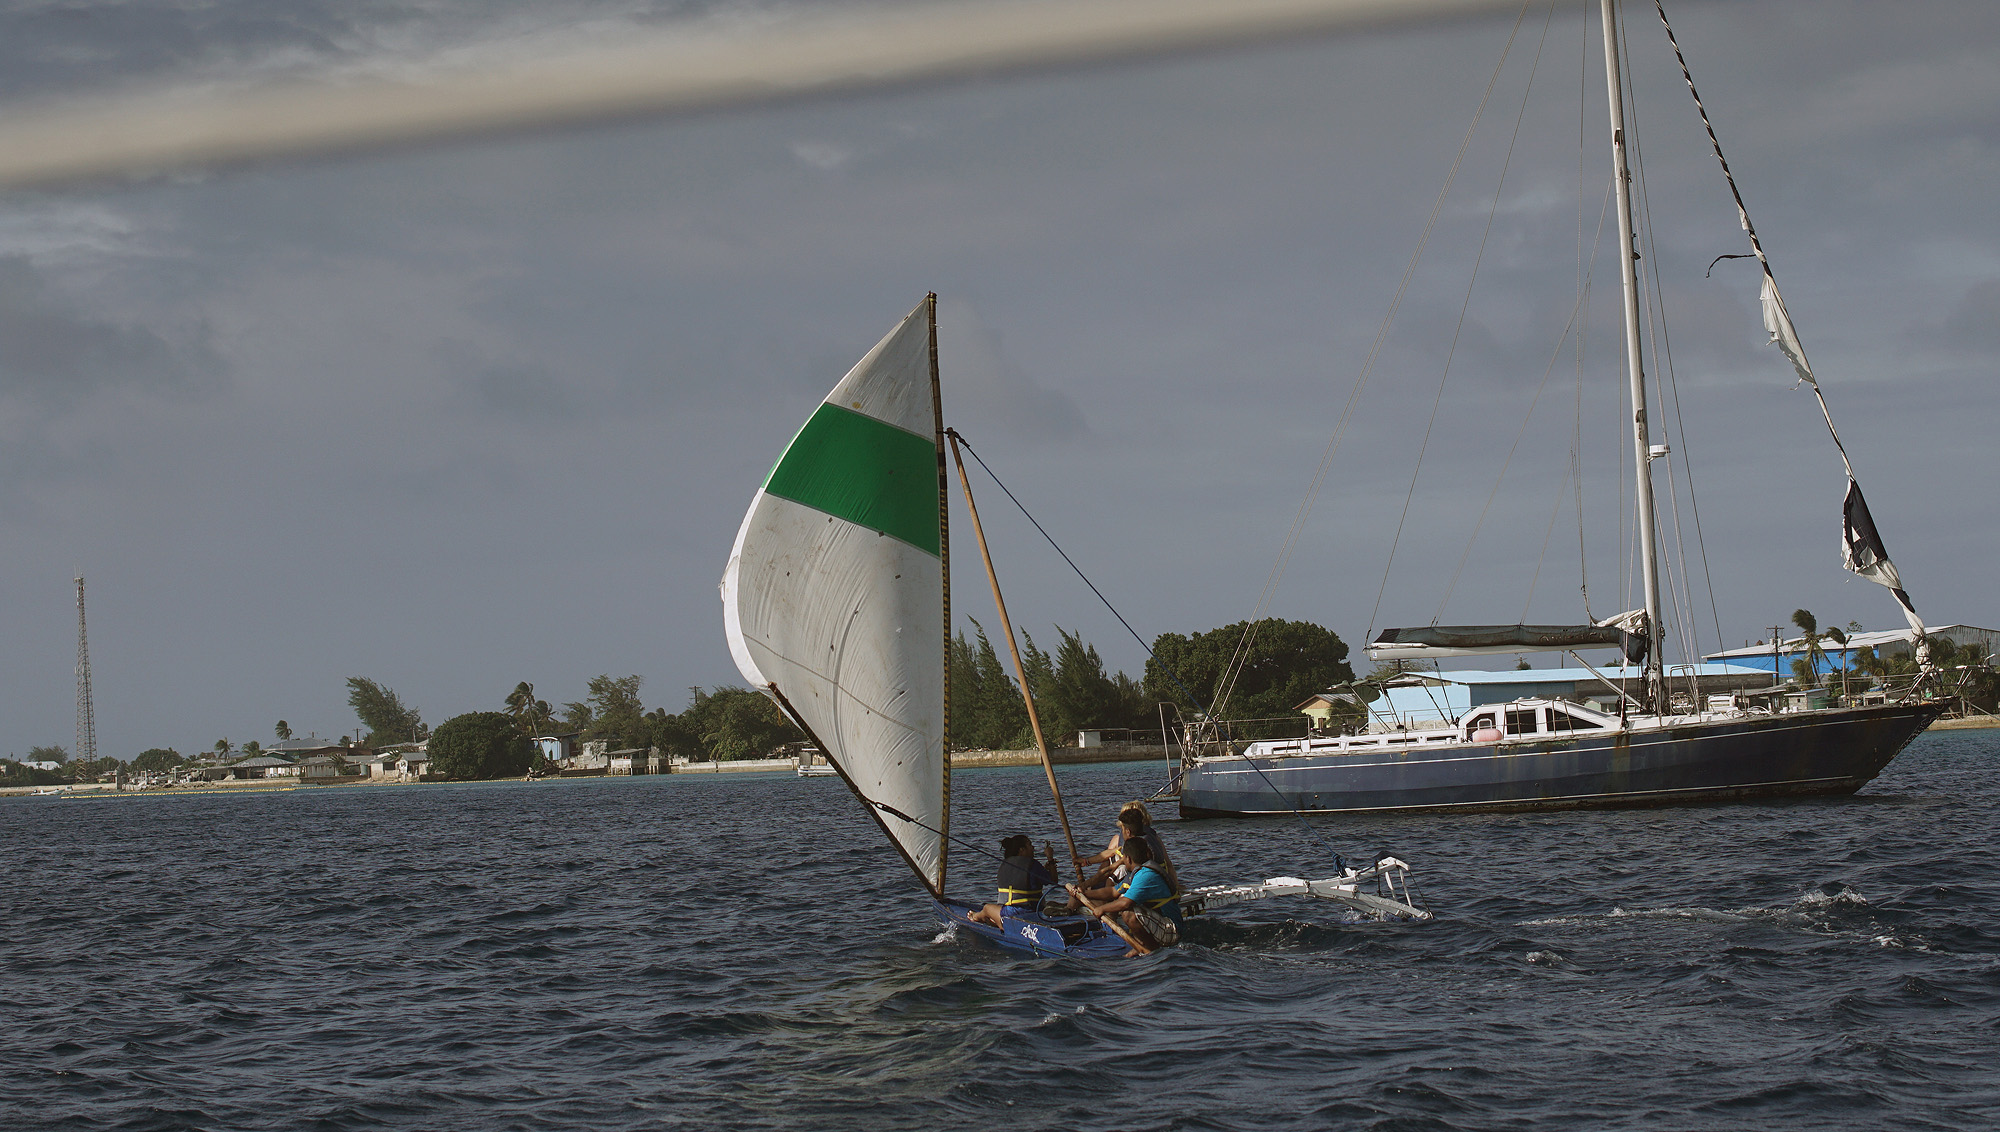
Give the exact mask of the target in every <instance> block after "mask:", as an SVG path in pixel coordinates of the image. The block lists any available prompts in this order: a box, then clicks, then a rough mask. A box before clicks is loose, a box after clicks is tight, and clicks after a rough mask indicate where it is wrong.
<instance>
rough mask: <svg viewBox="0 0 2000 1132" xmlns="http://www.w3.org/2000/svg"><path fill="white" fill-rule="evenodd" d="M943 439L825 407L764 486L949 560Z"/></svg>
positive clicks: (796, 438)
mask: <svg viewBox="0 0 2000 1132" xmlns="http://www.w3.org/2000/svg"><path fill="white" fill-rule="evenodd" d="M937 467H938V465H937V444H936V442H935V441H932V440H929V439H927V438H925V437H921V436H918V435H916V434H915V433H912V432H906V431H904V430H903V429H900V428H897V427H896V426H895V425H892V424H887V423H885V422H883V421H879V420H876V419H875V418H874V417H871V416H867V415H865V414H862V413H857V412H854V411H852V410H850V409H843V408H841V407H840V406H838V405H833V404H825V405H821V406H820V407H819V411H817V412H815V413H814V414H813V415H812V419H811V420H809V421H807V422H806V427H804V428H802V429H800V430H799V434H798V435H797V436H796V437H793V438H792V443H791V446H790V447H788V448H786V449H785V454H784V455H783V456H780V457H779V458H778V465H777V467H775V468H772V469H771V476H770V478H769V479H767V480H765V481H764V490H765V491H768V492H770V493H771V494H772V495H775V496H778V497H779V498H782V499H789V500H791V501H792V502H794V503H802V504H804V505H805V506H807V507H811V508H813V509H814V510H817V511H824V512H826V513H827V514H829V515H832V516H834V517H835V518H838V519H846V520H847V521H848V522H850V523H854V524H856V525H858V526H863V527H866V528H868V529H869V530H871V531H879V532H880V533H882V534H885V535H889V536H890V537H892V538H899V539H901V540H903V541H904V542H907V543H909V544H910V545H911V546H914V547H916V548H917V549H918V550H921V551H924V552H925V553H927V554H932V555H937V556H939V557H942V554H941V553H940V551H939V542H940V538H939V532H938V480H937V474H938V472H937Z"/></svg>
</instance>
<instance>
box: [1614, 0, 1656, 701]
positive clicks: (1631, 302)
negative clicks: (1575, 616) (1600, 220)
mask: <svg viewBox="0 0 2000 1132" xmlns="http://www.w3.org/2000/svg"><path fill="white" fill-rule="evenodd" d="M1600 6H1601V9H1602V12H1603V22H1604V83H1605V88H1606V90H1607V93H1608V96H1609V101H1610V110H1611V165H1612V185H1613V189H1614V193H1615V195H1616V197H1617V204H1618V249H1619V254H1620V255H1621V256H1622V257H1623V266H1622V267H1621V268H1620V269H1619V272H1618V282H1619V287H1620V290H1621V291H1622V292H1623V294H1624V298H1625V366H1626V374H1627V378H1628V380H1629V383H1630V385H1631V407H1632V452H1633V462H1634V467H1635V470H1636V476H1637V482H1636V488H1637V503H1638V512H1639V513H1638V517H1637V526H1638V537H1639V548H1640V549H1639V569H1640V578H1641V583H1642V585H1643V587H1644V591H1645V602H1646V622H1647V624H1646V626H1645V633H1646V638H1647V640H1648V642H1649V644H1650V646H1651V647H1649V648H1648V649H1647V650H1646V651H1647V656H1646V695H1645V702H1646V707H1647V710H1648V711H1661V710H1664V708H1665V699H1666V671H1665V668H1664V666H1663V663H1662V658H1661V655H1660V654H1661V645H1662V644H1663V643H1664V634H1663V632H1662V623H1661V619H1660V578H1659V550H1658V547H1657V546H1656V542H1657V523H1658V519H1657V517H1656V514H1655V505H1654V501H1653V454H1652V443H1651V440H1650V438H1649V437H1648V435H1647V429H1646V369H1645V360H1644V358H1643V356H1642V355H1641V353H1640V348H1639V278H1638V271H1639V249H1638V247H1637V246H1636V236H1637V232H1636V229H1635V227H1634V222H1633V219H1632V171H1631V167H1630V165H1629V164H1628V162H1627V159H1626V146H1625V94H1624V83H1623V80H1622V77H1621V75H1620V67H1619V48H1618V13H1617V0H1601V5H1600Z"/></svg>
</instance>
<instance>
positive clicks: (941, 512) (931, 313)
mask: <svg viewBox="0 0 2000 1132" xmlns="http://www.w3.org/2000/svg"><path fill="white" fill-rule="evenodd" d="M924 314H925V316H926V318H928V319H929V321H930V335H931V342H930V346H931V419H932V422H933V424H934V425H935V427H936V430H937V432H936V436H937V488H938V558H939V560H940V565H941V567H942V568H943V580H944V620H943V622H942V624H943V625H944V683H943V688H944V704H943V707H942V709H941V712H942V715H943V718H944V735H943V737H942V738H940V739H939V741H938V742H939V744H940V746H941V749H940V750H939V752H938V765H939V773H940V774H942V775H943V776H944V801H943V804H942V805H941V806H939V807H938V875H937V891H938V893H939V895H940V896H941V895H943V893H944V872H945V862H946V861H947V859H948V857H949V854H950V851H951V482H950V479H949V478H948V477H947V475H946V472H945V466H944V399H943V398H942V397H941V396H939V394H938V341H937V292H936V291H932V292H930V293H928V294H926V295H925V296H924Z"/></svg>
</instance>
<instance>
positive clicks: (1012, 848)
mask: <svg viewBox="0 0 2000 1132" xmlns="http://www.w3.org/2000/svg"><path fill="white" fill-rule="evenodd" d="M1000 851H1001V852H1002V853H1005V854H1006V859H1005V860H1003V861H1001V862H1000V881H999V889H1000V892H999V896H1000V902H999V903H998V904H988V905H986V906H985V907H984V908H981V909H980V910H979V911H977V912H974V913H972V914H970V915H968V916H967V917H966V919H968V920H976V921H978V922H979V923H982V924H986V925H988V926H990V927H995V928H1003V930H1004V926H1003V925H1002V924H1001V922H1000V917H1002V916H1006V915H1015V916H1018V915H1020V914H1022V913H1024V912H1033V911H1036V910H1038V909H1040V908H1041V906H1042V889H1044V888H1047V887H1048V886H1049V885H1052V884H1054V883H1056V858H1055V853H1054V852H1053V851H1051V852H1050V853H1049V859H1048V863H1047V864H1046V865H1044V864H1043V863H1042V862H1040V861H1037V860H1035V843H1034V842H1033V841H1030V840H1029V839H1028V835H1027V834H1025V833H1017V834H1015V835H1014V836H1012V837H1009V838H1006V839H1004V840H1002V841H1001V842H1000Z"/></svg>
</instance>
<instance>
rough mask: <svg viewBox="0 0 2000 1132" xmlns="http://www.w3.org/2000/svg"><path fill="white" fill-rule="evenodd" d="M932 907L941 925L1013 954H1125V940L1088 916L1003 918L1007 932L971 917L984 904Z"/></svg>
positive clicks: (945, 903)
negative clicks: (1015, 952)
mask: <svg viewBox="0 0 2000 1132" xmlns="http://www.w3.org/2000/svg"><path fill="white" fill-rule="evenodd" d="M931 904H932V906H933V907H934V908H935V910H936V911H937V917H938V922H939V923H942V924H945V925H946V926H949V927H954V928H956V929H957V930H958V931H960V932H961V933H969V934H970V935H972V936H974V937H976V938H978V939H981V940H984V941H986V942H987V943H991V944H994V945H996V946H999V947H1004V948H1006V949H1007V950H1009V951H1020V952H1024V953H1026V954H1029V955H1035V956H1039V957H1041V958H1045V959H1115V958H1117V957H1119V956H1121V955H1123V954H1125V941H1124V940H1122V939H1119V938H1118V937H1117V936H1115V935H1112V934H1111V933H1110V932H1107V931H1105V930H1104V926H1103V925H1102V924H1099V923H1098V922H1097V921H1095V920H1093V919H1090V918H1089V917H1087V916H1040V915H1035V914H1032V913H1031V914H1028V915H1009V916H1003V917H1001V922H1002V923H1004V924H1006V925H1007V926H1006V930H1004V931H999V930H995V929H994V928H993V927H991V926H990V925H988V924H984V923H979V922H976V921H974V920H971V919H968V918H967V917H968V916H970V915H971V914H972V913H973V912H977V911H978V910H979V908H980V905H977V904H961V903H959V902H958V901H956V900H938V899H935V898H933V899H932V901H931Z"/></svg>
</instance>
